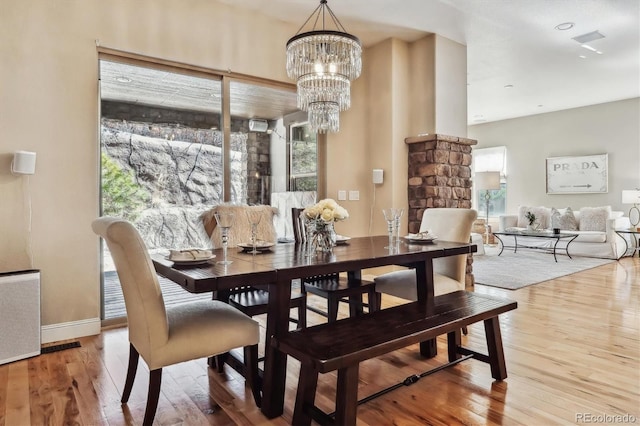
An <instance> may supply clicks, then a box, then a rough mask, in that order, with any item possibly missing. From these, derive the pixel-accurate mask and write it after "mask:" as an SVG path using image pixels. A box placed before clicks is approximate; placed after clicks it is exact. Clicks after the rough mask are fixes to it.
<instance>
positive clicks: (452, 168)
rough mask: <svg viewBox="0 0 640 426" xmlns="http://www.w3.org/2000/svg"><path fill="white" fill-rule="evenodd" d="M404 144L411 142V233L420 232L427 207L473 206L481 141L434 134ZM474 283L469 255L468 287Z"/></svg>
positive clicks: (408, 140)
mask: <svg viewBox="0 0 640 426" xmlns="http://www.w3.org/2000/svg"><path fill="white" fill-rule="evenodd" d="M405 143H406V144H407V145H409V163H408V164H409V185H408V191H409V194H408V200H409V211H408V212H407V213H408V221H409V228H408V229H409V232H411V233H416V232H418V231H419V229H420V222H421V221H422V214H423V213H424V211H425V209H428V208H432V207H452V208H466V209H468V208H471V146H473V145H476V144H477V143H478V141H476V140H473V139H467V138H460V137H456V136H446V135H439V134H433V135H425V136H418V137H410V138H406V139H405ZM473 285H474V277H473V256H469V257H468V258H467V275H466V279H465V287H466V288H467V289H471V288H473Z"/></svg>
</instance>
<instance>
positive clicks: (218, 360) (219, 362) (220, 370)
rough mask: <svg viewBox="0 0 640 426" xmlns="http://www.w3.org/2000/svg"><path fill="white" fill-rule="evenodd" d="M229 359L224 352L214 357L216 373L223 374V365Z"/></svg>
mask: <svg viewBox="0 0 640 426" xmlns="http://www.w3.org/2000/svg"><path fill="white" fill-rule="evenodd" d="M228 357H229V352H225V353H223V354H220V355H216V367H217V368H218V373H220V374H222V373H224V363H225V362H227V358H228Z"/></svg>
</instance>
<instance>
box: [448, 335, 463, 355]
mask: <svg viewBox="0 0 640 426" xmlns="http://www.w3.org/2000/svg"><path fill="white" fill-rule="evenodd" d="M460 346H462V333H461V332H460V330H456V331H452V332H450V333H447V349H448V352H449V362H454V361H455V360H457V359H460V358H461V357H462V355H461V354H460V353H459V352H458V348H459V347H460Z"/></svg>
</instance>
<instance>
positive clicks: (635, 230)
mask: <svg viewBox="0 0 640 426" xmlns="http://www.w3.org/2000/svg"><path fill="white" fill-rule="evenodd" d="M615 231H616V234H618V235H619V236H620V238H622V239H623V240H624V245H625V248H624V253H623V254H622V256H620V258H623V257H624V256H626V254H627V251H629V248H631V257H633V256H634V255H635V252H636V251H637V252H638V257H640V246H638V235H640V228H633V229H616V230H615ZM624 234H626V235H633V242H634V245H633V247H629V242H628V241H627V239H626V238H625V237H624Z"/></svg>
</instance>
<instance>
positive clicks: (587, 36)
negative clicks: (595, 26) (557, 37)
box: [572, 31, 604, 44]
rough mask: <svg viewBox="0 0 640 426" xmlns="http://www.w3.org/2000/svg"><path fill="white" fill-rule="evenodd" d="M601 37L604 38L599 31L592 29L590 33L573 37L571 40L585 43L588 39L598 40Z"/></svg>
mask: <svg viewBox="0 0 640 426" xmlns="http://www.w3.org/2000/svg"><path fill="white" fill-rule="evenodd" d="M601 38H604V36H603V35H602V34H601V33H600V32H599V31H592V32H590V33H586V34H582V35H579V36H577V37H573V38H572V40H575V41H577V42H578V43H580V44H585V43H589V42H590V41H594V40H600V39H601Z"/></svg>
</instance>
